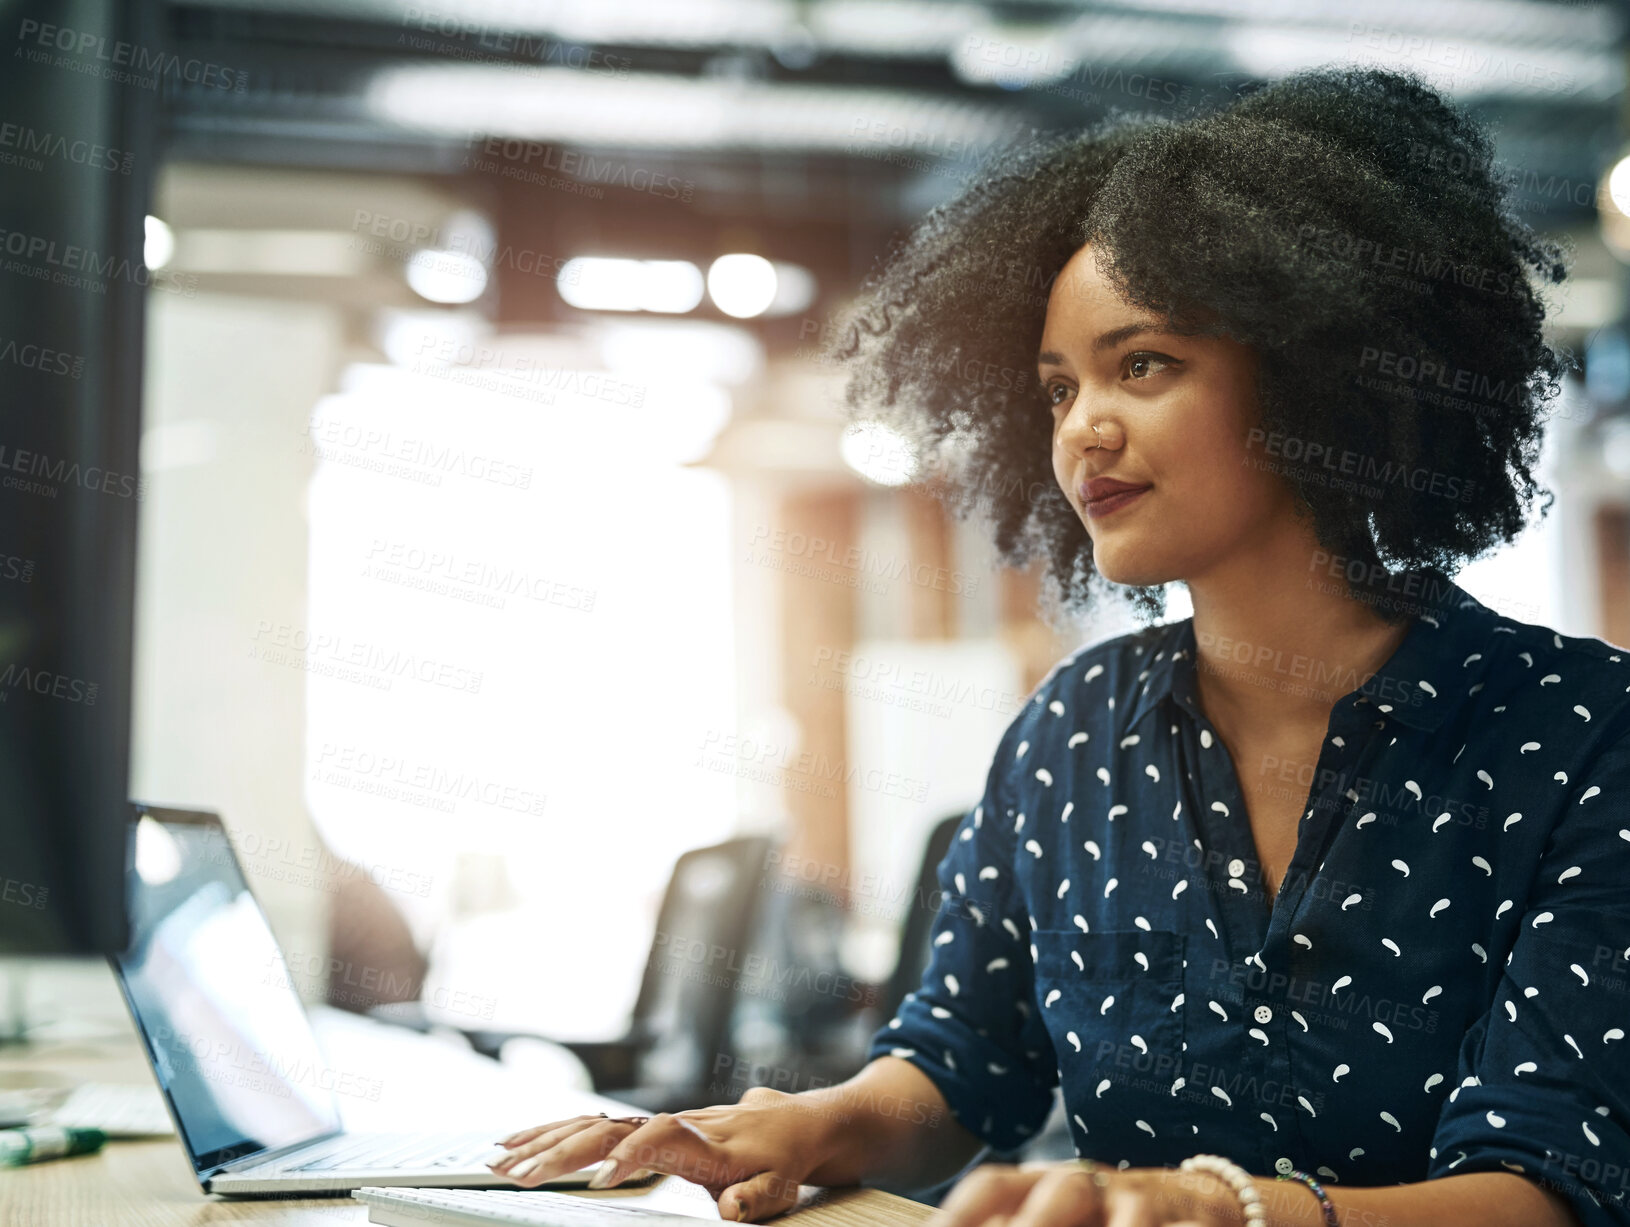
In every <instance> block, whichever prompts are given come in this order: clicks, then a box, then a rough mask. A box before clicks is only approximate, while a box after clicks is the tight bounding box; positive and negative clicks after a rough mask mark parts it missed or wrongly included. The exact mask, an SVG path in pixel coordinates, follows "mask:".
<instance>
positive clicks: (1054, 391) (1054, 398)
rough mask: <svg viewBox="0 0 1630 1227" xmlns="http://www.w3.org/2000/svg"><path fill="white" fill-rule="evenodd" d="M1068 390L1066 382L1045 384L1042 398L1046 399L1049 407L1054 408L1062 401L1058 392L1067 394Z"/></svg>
mask: <svg viewBox="0 0 1630 1227" xmlns="http://www.w3.org/2000/svg"><path fill="white" fill-rule="evenodd" d="M1069 391H1070V388H1069V385H1068V384H1062V383H1050V384H1048V385H1047V390H1046V391H1045V392H1044V393H1043V398H1044V399H1045V400H1046V401H1047V405H1048V407H1049V408H1051V409H1056V408H1058V406H1059V405H1061V404H1063V403H1064V402H1063V400H1062V399H1061V396H1060V394H1061V393H1062V394H1064V395H1068V394H1069Z"/></svg>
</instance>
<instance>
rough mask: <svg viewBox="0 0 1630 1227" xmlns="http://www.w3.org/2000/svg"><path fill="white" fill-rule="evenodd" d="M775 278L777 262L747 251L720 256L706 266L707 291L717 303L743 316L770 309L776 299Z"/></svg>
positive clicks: (748, 317) (760, 313) (733, 313)
mask: <svg viewBox="0 0 1630 1227" xmlns="http://www.w3.org/2000/svg"><path fill="white" fill-rule="evenodd" d="M776 281H777V278H776V274H775V265H773V264H771V263H770V262H769V261H768V260H766V259H765V258H764V257H763V256H755V255H750V254H748V253H747V252H732V253H731V254H730V255H727V256H720V257H719V258H718V259H717V260H715V261H714V262H713V264H712V265H711V266H710V267H709V268H708V270H707V292H708V293H709V294H710V295H711V296H712V298H713V302H714V305H715V306H717V307H718V308H719V310H721V311H723V312H724V313H725V314H726V315H733V316H735V317H736V318H737V319H741V320H745V319H751V318H752V317H753V316H755V315H763V314H764V312H765V311H767V310H768V309H769V306H770V304H771V303H772V302H774V301H775V290H776Z"/></svg>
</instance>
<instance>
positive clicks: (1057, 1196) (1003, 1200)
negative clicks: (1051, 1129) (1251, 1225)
mask: <svg viewBox="0 0 1630 1227" xmlns="http://www.w3.org/2000/svg"><path fill="white" fill-rule="evenodd" d="M1099 1171H1100V1172H1101V1174H1102V1176H1103V1178H1104V1180H1105V1184H1104V1187H1102V1188H1100V1187H1099V1186H1098V1185H1096V1184H1094V1182H1093V1177H1092V1174H1090V1173H1089V1172H1088V1171H1087V1170H1086V1169H1085V1168H1084V1167H1080V1166H1078V1165H1076V1164H1073V1163H1022V1164H1020V1165H1019V1166H1017V1167H1015V1166H1012V1165H1011V1164H1006V1163H986V1164H982V1165H981V1166H979V1167H976V1168H974V1169H973V1171H971V1172H969V1173H968V1174H967V1175H966V1176H964V1177H963V1178H962V1180H961V1181H959V1182H958V1184H957V1186H956V1187H955V1188H954V1189H952V1190H951V1191H950V1193H948V1194H947V1195H946V1197H945V1200H944V1201H943V1202H942V1203H941V1204H940V1208H939V1210H938V1211H936V1212H935V1214H934V1216H933V1217H932V1218H931V1219H930V1220H929V1223H928V1227H1157V1225H1160V1224H1173V1225H1175V1227H1224V1225H1225V1224H1226V1225H1227V1227H1238V1224H1239V1222H1240V1220H1241V1217H1242V1216H1241V1213H1240V1207H1239V1201H1238V1198H1237V1197H1236V1196H1235V1194H1234V1191H1233V1190H1232V1189H1230V1188H1229V1187H1228V1185H1227V1184H1225V1183H1224V1182H1223V1181H1222V1180H1220V1179H1218V1178H1217V1177H1215V1176H1213V1175H1211V1174H1210V1173H1207V1172H1182V1171H1177V1170H1175V1169H1172V1168H1164V1167H1134V1168H1127V1169H1125V1170H1117V1169H1115V1168H1112V1167H1104V1168H1100V1169H1099Z"/></svg>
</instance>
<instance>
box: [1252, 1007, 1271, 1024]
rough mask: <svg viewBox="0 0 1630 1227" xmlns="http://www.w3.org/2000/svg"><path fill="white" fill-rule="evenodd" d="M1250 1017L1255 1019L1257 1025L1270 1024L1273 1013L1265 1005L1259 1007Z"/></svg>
mask: <svg viewBox="0 0 1630 1227" xmlns="http://www.w3.org/2000/svg"><path fill="white" fill-rule="evenodd" d="M1251 1017H1253V1018H1255V1019H1256V1020H1257V1022H1259V1023H1271V1022H1272V1021H1273V1011H1272V1010H1271V1009H1269V1008H1268V1007H1267V1006H1265V1005H1259V1006H1257V1008H1256V1012H1255V1013H1254V1014H1252V1015H1251Z"/></svg>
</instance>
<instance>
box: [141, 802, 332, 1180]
mask: <svg viewBox="0 0 1630 1227" xmlns="http://www.w3.org/2000/svg"><path fill="white" fill-rule="evenodd" d="M136 812H137V815H138V818H137V825H136V852H135V858H134V861H135V863H134V865H133V866H132V868H131V870H130V879H129V899H130V935H131V940H130V947H129V949H128V950H127V951H126V952H125V953H124V954H122V955H117V956H115V957H114V958H113V959H112V963H113V966H114V970H115V972H116V974H117V975H118V978H119V981H120V984H121V986H122V987H123V989H124V994H125V999H126V1001H127V1002H128V1003H129V1005H130V1012H131V1014H132V1016H133V1017H134V1018H135V1021H136V1026H137V1028H138V1029H139V1030H140V1031H141V1034H142V1038H143V1040H144V1042H145V1043H146V1045H147V1051H148V1055H149V1057H150V1058H151V1060H152V1064H153V1069H154V1071H155V1073H156V1074H157V1076H158V1081H159V1085H160V1086H161V1087H162V1088H163V1090H164V1093H165V1094H166V1095H167V1096H168V1097H169V1100H170V1104H171V1107H172V1109H173V1111H174V1113H175V1117H176V1120H177V1122H178V1123H179V1124H180V1127H181V1137H182V1141H183V1142H184V1143H185V1145H186V1147H187V1151H188V1153H189V1154H190V1155H191V1157H192V1162H193V1167H194V1169H195V1170H197V1171H198V1173H199V1174H200V1176H202V1175H203V1174H205V1173H206V1172H207V1171H211V1170H213V1169H215V1168H218V1167H220V1166H221V1165H222V1164H225V1163H229V1162H231V1161H232V1160H234V1159H238V1158H242V1157H243V1156H245V1155H251V1154H255V1153H256V1152H258V1151H262V1150H276V1149H280V1148H282V1147H284V1146H289V1145H292V1144H294V1143H297V1142H305V1141H312V1140H315V1139H317V1138H320V1137H323V1136H324V1135H326V1134H330V1133H333V1132H335V1131H336V1130H338V1129H339V1128H340V1114H339V1108H338V1106H337V1104H336V1101H335V1098H334V1093H333V1085H334V1081H333V1072H332V1071H331V1070H330V1069H329V1068H328V1067H327V1066H326V1065H325V1064H324V1063H323V1059H322V1055H321V1053H320V1051H319V1049H318V1047H317V1040H316V1037H315V1036H314V1035H313V1034H312V1031H311V1023H310V1021H309V1020H308V1019H307V1018H306V1012H305V1007H304V1006H303V1005H302V1004H301V1002H300V998H299V995H298V994H297V993H296V992H295V990H294V988H293V986H292V985H291V983H290V980H289V977H288V969H287V968H286V967H285V966H284V962H283V956H282V952H281V950H280V949H279V948H278V945H277V939H276V938H274V937H273V936H272V930H271V927H270V926H269V925H268V924H267V923H266V916H265V914H264V913H263V912H262V911H261V910H260V905H259V904H257V903H256V902H255V899H254V896H253V895H251V894H250V893H249V887H248V884H247V883H246V882H245V881H244V877H243V871H242V869H240V868H239V866H238V861H237V857H236V856H235V855H234V854H233V851H232V845H231V844H230V842H228V840H227V836H226V832H225V831H224V830H223V829H222V827H221V824H220V820H219V819H218V818H216V817H215V816H214V815H213V814H202V813H194V812H191V811H182V810H164V809H154V808H150V807H147V806H138V807H137V811H136Z"/></svg>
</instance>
